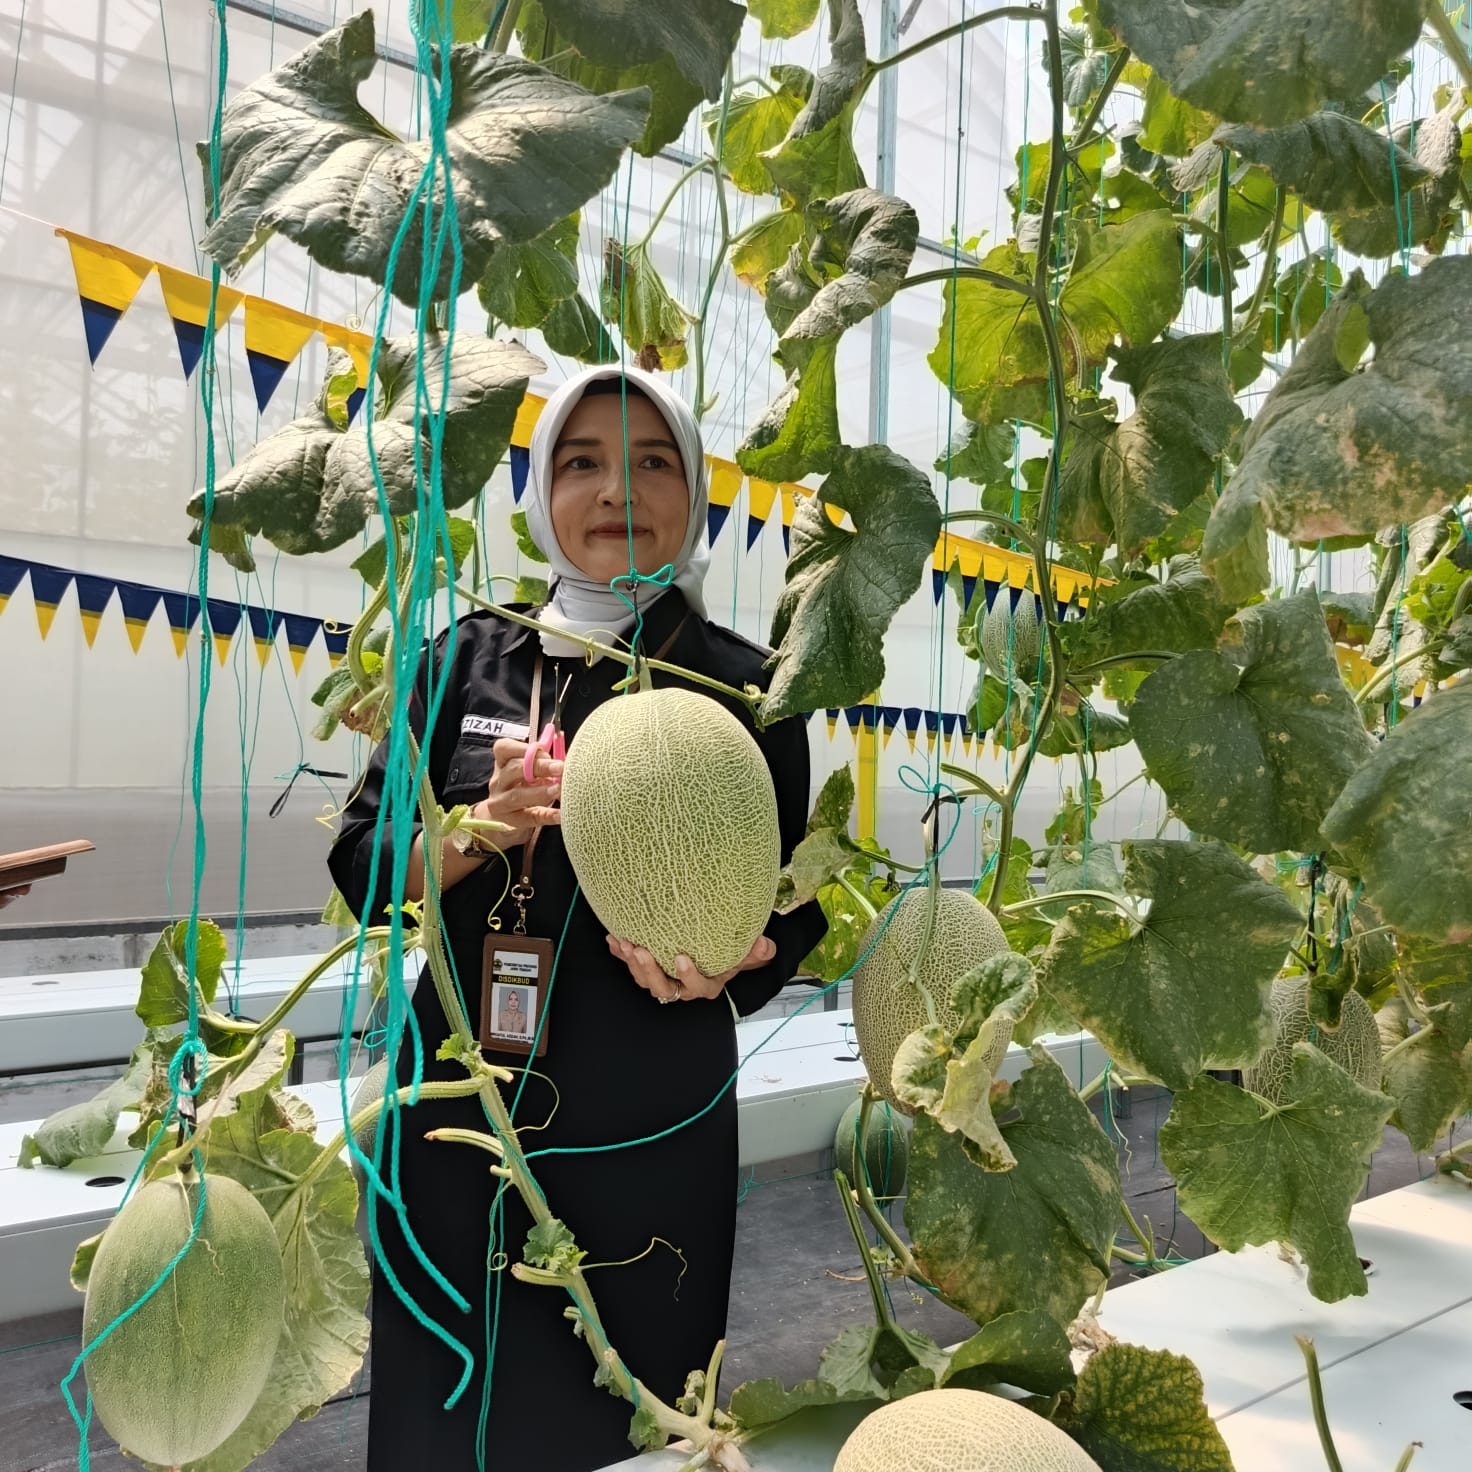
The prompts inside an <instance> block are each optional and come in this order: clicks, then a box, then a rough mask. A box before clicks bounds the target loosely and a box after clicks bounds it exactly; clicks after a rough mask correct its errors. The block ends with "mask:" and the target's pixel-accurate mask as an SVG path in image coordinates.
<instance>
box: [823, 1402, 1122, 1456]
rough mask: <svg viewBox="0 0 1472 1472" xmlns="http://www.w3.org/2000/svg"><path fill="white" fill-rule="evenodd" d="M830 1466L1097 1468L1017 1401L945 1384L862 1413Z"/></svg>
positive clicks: (1063, 1436) (1050, 1425) (1066, 1437)
mask: <svg viewBox="0 0 1472 1472" xmlns="http://www.w3.org/2000/svg"><path fill="white" fill-rule="evenodd" d="M833 1472H1099V1464H1098V1463H1097V1462H1096V1461H1094V1459H1093V1458H1092V1457H1091V1456H1089V1455H1088V1454H1087V1453H1086V1452H1085V1451H1084V1450H1083V1448H1082V1447H1080V1446H1079V1445H1078V1443H1077V1442H1075V1441H1073V1440H1072V1439H1070V1438H1069V1437H1068V1436H1067V1435H1066V1434H1065V1433H1064V1432H1062V1431H1060V1430H1059V1429H1058V1428H1057V1427H1056V1426H1055V1425H1053V1423H1052V1422H1051V1421H1045V1420H1044V1419H1043V1418H1042V1417H1041V1416H1039V1415H1038V1414H1037V1413H1036V1412H1034V1411H1029V1410H1028V1409H1027V1408H1026V1407H1024V1406H1020V1405H1018V1404H1017V1402H1016V1401H1012V1400H1004V1399H1003V1398H1002V1397H1001V1396H999V1395H989V1394H987V1392H986V1391H984V1390H961V1389H959V1388H955V1387H949V1386H948V1387H946V1388H944V1389H941V1390H922V1391H921V1392H920V1393H919V1394H918V1395H907V1396H905V1397H904V1399H902V1400H895V1401H890V1402H889V1404H888V1405H883V1406H880V1407H879V1409H878V1410H877V1411H875V1412H873V1413H872V1414H871V1415H868V1416H865V1417H864V1419H863V1420H862V1421H860V1422H859V1424H858V1425H857V1426H855V1427H854V1429H853V1431H852V1432H851V1433H850V1434H849V1438H848V1440H847V1441H845V1442H844V1444H843V1447H842V1449H841V1450H840V1451H839V1453H838V1460H837V1461H836V1462H835V1463H834V1464H833Z"/></svg>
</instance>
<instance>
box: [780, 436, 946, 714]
mask: <svg viewBox="0 0 1472 1472" xmlns="http://www.w3.org/2000/svg"><path fill="white" fill-rule="evenodd" d="M827 505H832V506H837V507H839V508H840V509H842V510H844V511H847V512H848V514H849V516H850V518H851V519H852V521H853V524H854V527H855V530H854V531H847V530H845V529H844V528H842V527H837V526H835V525H834V524H833V522H832V521H831V520H830V519H829V517H828V513H827V511H826V510H825V509H824V508H825V506H827ZM940 524H941V523H940V507H939V505H938V504H937V502H936V499H935V493H934V491H933V490H932V489H931V487H930V480H929V477H927V476H926V475H925V474H924V473H923V472H921V471H919V470H917V469H916V468H915V467H914V466H913V465H911V464H910V463H909V461H907V460H905V459H903V458H902V457H901V456H899V455H896V454H894V453H893V452H892V451H890V450H888V449H886V448H885V447H884V446H883V445H867V446H864V447H862V448H860V449H840V450H838V451H837V452H835V456H834V468H833V472H832V474H831V475H829V477H828V479H827V480H826V481H824V482H823V486H822V489H821V490H820V491H819V493H818V494H817V495H816V496H805V497H803V498H802V499H801V500H800V501H799V502H798V506H797V512H796V514H795V516H794V517H793V523H792V551H791V554H790V556H789V557H788V560H787V584H786V587H784V588H783V590H782V596H781V597H780V598H779V599H778V602H777V608H776V611H775V613H774V614H773V617H772V638H771V642H772V644H773V645H775V646H776V648H777V653H776V656H775V666H776V667H775V669H774V671H773V674H772V683H771V688H770V689H769V690H768V692H767V696H766V699H765V700H764V701H763V703H762V717H763V720H764V721H768V722H770V721H775V720H780V719H781V718H782V717H784V716H789V715H796V714H798V713H799V712H801V711H807V710H817V709H819V708H820V707H823V706H848V705H852V704H854V703H855V702H856V701H859V700H862V699H863V698H864V697H865V696H866V695H868V694H869V693H870V692H871V691H874V690H877V689H878V688H879V686H880V682H881V681H882V679H883V677H884V651H883V645H884V635H885V631H886V630H887V629H888V627H889V624H890V620H891V619H893V617H894V615H895V614H896V612H898V610H899V609H900V608H901V607H902V606H903V605H904V604H905V603H906V602H907V601H908V600H909V598H910V597H911V596H912V595H913V594H914V592H915V590H916V588H918V587H919V586H920V577H921V574H922V572H923V570H924V568H925V565H926V563H927V562H928V561H929V560H930V557H931V555H932V553H933V552H934V549H935V539H936V538H937V537H938V536H939V535H940Z"/></svg>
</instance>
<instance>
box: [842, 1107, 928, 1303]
mask: <svg viewBox="0 0 1472 1472" xmlns="http://www.w3.org/2000/svg"><path fill="white" fill-rule="evenodd" d="M878 1097H879V1096H878V1095H877V1094H876V1093H875V1092H874V1086H873V1084H869V1083H866V1084H865V1085H864V1093H863V1101H864V1102H863V1103H862V1104H860V1106H859V1123H858V1130H857V1133H856V1136H855V1138H856V1139H857V1140H858V1142H859V1150H860V1151H862V1149H863V1145H864V1141H865V1140H867V1139H868V1138H869V1134H868V1131H869V1117H870V1115H871V1114H872V1113H873V1112H874V1104H875V1101H876V1100H877V1098H878ZM837 1174H838V1175H839V1176H842V1174H843V1173H842V1172H841V1171H839V1172H838V1173H837ZM857 1174H858V1179H857V1180H856V1181H855V1182H854V1192H855V1194H856V1195H857V1197H858V1202H859V1209H860V1210H861V1211H862V1212H863V1213H864V1215H865V1216H866V1217H868V1219H869V1221H870V1223H871V1224H872V1225H873V1227H874V1230H875V1231H876V1232H878V1233H879V1235H880V1237H882V1238H883V1239H884V1245H885V1246H886V1247H888V1248H889V1250H890V1251H891V1252H892V1253H893V1254H894V1260H895V1263H896V1264H897V1266H898V1267H899V1270H900V1271H901V1272H902V1273H903V1274H904V1275H905V1276H906V1277H907V1278H913V1279H914V1281H915V1282H917V1283H919V1284H921V1285H922V1286H923V1287H926V1288H929V1287H930V1286H931V1284H930V1280H929V1279H928V1278H926V1276H925V1274H924V1273H922V1272H921V1271H920V1265H919V1263H917V1262H916V1261H915V1256H914V1254H913V1253H912V1252H911V1251H910V1249H909V1247H907V1246H906V1245H905V1243H904V1242H902V1241H901V1240H900V1235H899V1233H898V1232H896V1231H895V1229H894V1228H893V1227H892V1226H890V1224H889V1222H888V1221H887V1220H886V1218H885V1215H884V1213H883V1212H882V1211H880V1209H879V1203H878V1202H877V1201H875V1199H874V1193H873V1191H871V1190H870V1189H869V1182H868V1180H867V1179H866V1178H865V1174H864V1173H863V1172H858V1173H857ZM839 1189H840V1193H841V1194H842V1195H843V1196H844V1197H847V1195H848V1192H847V1191H846V1190H844V1189H843V1188H842V1187H840V1188H839ZM854 1236H855V1237H856V1238H857V1240H858V1243H859V1246H860V1247H862V1248H863V1249H864V1255H865V1258H866V1259H867V1257H868V1247H867V1244H866V1243H865V1242H864V1238H863V1236H862V1234H861V1233H859V1232H855V1233H854ZM867 1269H868V1263H867V1261H866V1263H865V1270H866V1271H867Z"/></svg>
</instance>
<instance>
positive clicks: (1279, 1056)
mask: <svg viewBox="0 0 1472 1472" xmlns="http://www.w3.org/2000/svg"><path fill="white" fill-rule="evenodd" d="M1308 989H1309V983H1308V980H1307V978H1305V977H1301V976H1299V977H1284V978H1282V979H1281V980H1279V981H1275V982H1274V983H1273V990H1272V995H1271V996H1270V997H1269V998H1268V1006H1269V1008H1270V1009H1271V1011H1272V1014H1273V1024H1274V1035H1273V1041H1272V1043H1271V1044H1270V1045H1269V1047H1268V1049H1267V1051H1266V1052H1265V1053H1264V1054H1263V1055H1262V1057H1261V1058H1259V1059H1258V1060H1257V1062H1256V1063H1254V1064H1253V1065H1252V1067H1251V1068H1245V1069H1243V1070H1242V1082H1243V1084H1244V1085H1245V1086H1246V1087H1247V1088H1248V1089H1250V1090H1251V1091H1252V1092H1253V1093H1254V1094H1261V1095H1262V1097H1263V1098H1264V1099H1267V1100H1269V1101H1270V1102H1271V1103H1273V1104H1280V1103H1282V1101H1283V1094H1284V1091H1285V1090H1286V1089H1287V1087H1288V1079H1289V1076H1290V1075H1291V1074H1292V1072H1293V1045H1294V1043H1302V1042H1310V1043H1312V1044H1313V1045H1314V1047H1316V1048H1317V1049H1318V1050H1319V1051H1320V1052H1321V1053H1323V1054H1324V1055H1325V1056H1326V1057H1328V1058H1330V1059H1332V1060H1333V1061H1334V1062H1335V1063H1337V1064H1338V1065H1339V1066H1340V1067H1341V1068H1342V1069H1343V1070H1344V1071H1345V1072H1346V1073H1347V1074H1348V1075H1349V1076H1350V1077H1351V1078H1352V1079H1354V1081H1355V1082H1356V1083H1358V1084H1361V1085H1363V1086H1364V1087H1365V1088H1367V1089H1375V1090H1378V1089H1379V1088H1380V1030H1379V1028H1378V1027H1377V1026H1376V1023H1375V1014H1374V1013H1373V1012H1372V1011H1370V1004H1369V1003H1368V1002H1366V1001H1365V999H1364V998H1363V997H1362V996H1361V995H1360V994H1359V993H1358V992H1356V991H1348V992H1346V993H1345V994H1344V1001H1343V1003H1342V1005H1341V1010H1340V1014H1339V1026H1338V1027H1335V1028H1328V1027H1325V1026H1323V1024H1322V1023H1317V1022H1314V1021H1312V1020H1311V1019H1310V1017H1309V1014H1308V1003H1309V995H1308Z"/></svg>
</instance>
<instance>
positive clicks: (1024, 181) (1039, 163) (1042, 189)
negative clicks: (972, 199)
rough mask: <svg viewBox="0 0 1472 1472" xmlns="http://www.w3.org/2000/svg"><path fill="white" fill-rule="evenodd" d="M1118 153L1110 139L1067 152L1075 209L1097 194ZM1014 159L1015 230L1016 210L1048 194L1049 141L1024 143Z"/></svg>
mask: <svg viewBox="0 0 1472 1472" xmlns="http://www.w3.org/2000/svg"><path fill="white" fill-rule="evenodd" d="M1106 65H1107V63H1106ZM1117 151H1118V150H1117V149H1116V148H1115V146H1114V140H1113V139H1110V138H1097V139H1095V140H1094V141H1093V142H1091V143H1088V144H1086V145H1085V146H1084V147H1082V148H1080V149H1078V150H1077V151H1075V150H1073V149H1070V150H1069V151H1068V197H1069V201H1070V203H1071V204H1072V206H1073V207H1074V208H1075V209H1077V208H1079V207H1081V206H1084V205H1087V204H1088V203H1089V202H1090V201H1091V200H1092V199H1093V198H1094V197H1095V195H1096V194H1097V193H1098V191H1099V183H1100V180H1101V179H1102V178H1103V177H1104V168H1105V165H1106V164H1107V163H1108V162H1109V160H1110V159H1112V158H1113V157H1114V155H1115V153H1116V152H1117ZM1015 157H1016V164H1017V183H1016V184H1009V185H1008V186H1007V198H1008V199H1010V200H1011V201H1012V218H1013V224H1014V227H1015V225H1016V223H1017V216H1018V211H1019V210H1025V208H1026V207H1028V206H1031V207H1033V208H1034V209H1036V208H1039V207H1041V205H1042V202H1043V197H1044V196H1045V195H1046V194H1047V192H1048V172H1049V170H1050V169H1051V168H1052V160H1053V144H1052V140H1051V139H1045V140H1044V141H1042V142H1040V143H1024V144H1023V145H1022V147H1021V148H1019V149H1018V150H1017V153H1016V155H1015Z"/></svg>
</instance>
